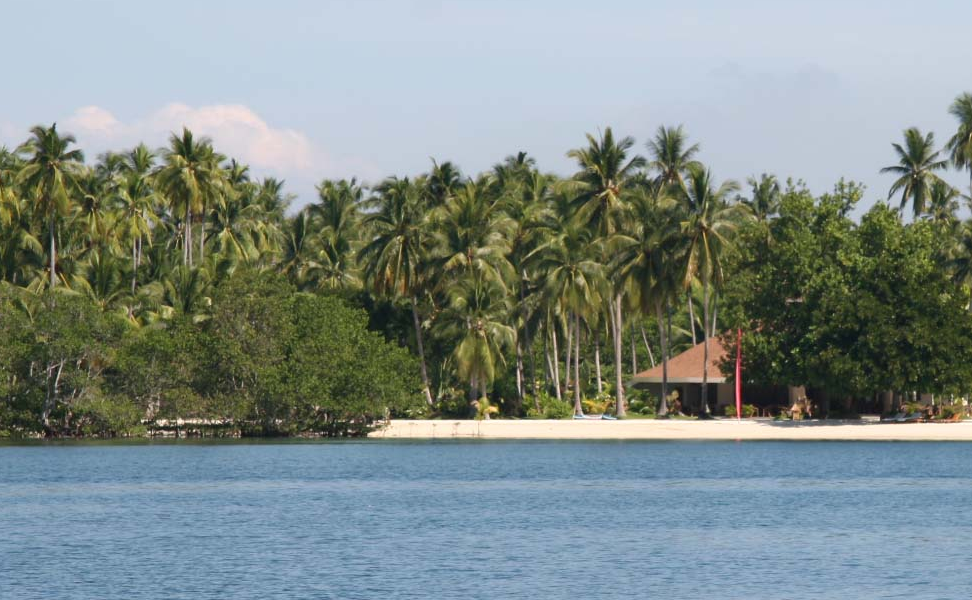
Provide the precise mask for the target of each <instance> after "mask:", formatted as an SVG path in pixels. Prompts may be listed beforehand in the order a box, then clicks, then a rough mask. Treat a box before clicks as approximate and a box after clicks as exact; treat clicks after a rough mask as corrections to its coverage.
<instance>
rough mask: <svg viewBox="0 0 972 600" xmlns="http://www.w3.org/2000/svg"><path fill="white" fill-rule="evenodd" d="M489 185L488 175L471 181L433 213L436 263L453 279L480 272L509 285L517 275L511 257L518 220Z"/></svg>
mask: <svg viewBox="0 0 972 600" xmlns="http://www.w3.org/2000/svg"><path fill="white" fill-rule="evenodd" d="M489 187H490V182H489V180H488V179H487V178H482V179H480V180H478V181H475V182H468V183H466V184H465V185H464V186H462V187H461V188H460V189H459V190H457V191H456V193H455V194H454V195H453V196H452V197H450V198H449V199H448V200H447V201H446V203H445V204H444V205H442V206H440V207H439V208H438V209H436V210H435V211H434V212H433V213H432V222H433V224H434V226H435V230H436V231H435V238H436V241H437V242H438V243H437V248H436V251H435V255H434V260H433V266H434V268H435V269H436V270H437V271H438V272H439V273H441V274H442V275H444V276H445V277H446V278H450V279H451V280H454V279H457V278H459V277H463V276H467V275H472V274H474V273H476V274H482V275H483V276H484V277H486V278H487V279H490V280H492V281H495V282H497V283H499V284H500V285H502V286H503V287H505V284H506V282H507V281H510V280H511V279H512V278H513V267H512V265H511V264H510V262H509V260H508V258H507V257H508V256H509V253H510V244H509V241H508V240H509V238H510V236H511V235H512V233H513V230H514V226H515V223H514V222H513V220H512V219H510V218H509V217H508V216H506V213H505V212H504V210H503V209H504V203H503V199H502V198H500V197H496V196H495V195H493V194H490V190H489ZM450 279H446V280H444V281H442V283H443V284H444V285H448V281H449V280H450Z"/></svg>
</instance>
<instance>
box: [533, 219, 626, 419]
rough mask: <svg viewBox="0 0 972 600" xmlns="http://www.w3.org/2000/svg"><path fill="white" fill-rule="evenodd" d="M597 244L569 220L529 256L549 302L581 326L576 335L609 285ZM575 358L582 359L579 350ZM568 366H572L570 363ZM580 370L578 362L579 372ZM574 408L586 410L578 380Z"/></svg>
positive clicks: (568, 320)
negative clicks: (582, 404) (579, 357)
mask: <svg viewBox="0 0 972 600" xmlns="http://www.w3.org/2000/svg"><path fill="white" fill-rule="evenodd" d="M595 244H596V239H595V237H594V234H593V232H592V231H591V230H590V229H589V228H587V227H584V226H582V225H581V224H579V223H576V222H572V221H569V222H566V223H565V224H564V226H563V229H562V230H561V231H560V232H558V233H557V234H556V235H554V236H553V237H551V238H550V239H549V240H547V241H546V242H544V243H543V244H541V245H540V246H539V247H537V248H536V249H535V250H534V251H533V252H531V253H530V254H529V255H528V256H527V260H528V261H529V262H530V263H531V264H532V265H533V269H534V270H535V271H536V272H537V273H539V274H540V275H541V277H542V278H543V283H542V286H543V294H544V295H545V297H546V298H547V299H548V300H547V302H549V303H550V304H551V305H552V307H553V309H554V311H555V314H557V315H558V316H559V317H560V318H561V319H562V320H563V321H564V323H565V325H566V326H567V328H569V327H572V326H573V327H575V328H577V331H575V335H580V331H579V327H578V321H579V319H580V318H587V317H588V316H589V315H590V314H591V313H594V312H596V311H597V310H598V308H599V307H600V306H601V305H602V303H603V298H604V295H605V292H606V288H607V282H606V278H605V271H604V266H603V264H602V262H601V261H600V259H599V255H600V251H599V249H598V248H596V247H595ZM572 319H573V320H574V323H573V324H571V320H572ZM555 358H556V357H555ZM574 359H575V361H577V360H579V359H578V356H577V354H576V353H575V356H574ZM567 368H568V369H570V365H569V364H568V365H567ZM577 370H578V369H577V366H576V363H575V376H576V372H577ZM574 412H575V413H577V414H581V413H582V412H583V408H582V406H581V394H580V382H579V381H574Z"/></svg>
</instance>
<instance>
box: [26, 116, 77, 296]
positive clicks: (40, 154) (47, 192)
mask: <svg viewBox="0 0 972 600" xmlns="http://www.w3.org/2000/svg"><path fill="white" fill-rule="evenodd" d="M30 134H31V136H32V137H31V139H29V140H28V141H27V143H25V144H24V145H23V146H22V147H21V148H20V152H21V153H23V154H27V155H29V156H28V159H27V163H26V164H25V165H24V166H23V168H22V169H21V170H20V174H19V175H18V177H17V179H18V181H19V182H20V183H21V184H22V185H23V186H24V188H25V189H26V190H28V192H29V193H30V194H32V195H33V196H34V198H35V202H36V208H35V210H36V213H37V214H38V215H39V216H40V218H42V219H43V220H44V221H46V223H47V235H48V240H49V242H50V245H49V248H50V249H49V258H50V263H49V264H50V269H51V271H50V276H51V277H50V286H51V289H54V287H55V286H56V285H57V242H56V233H57V223H58V220H59V218H61V217H64V216H67V215H68V214H70V212H71V204H72V202H71V193H72V192H73V191H74V190H75V189H76V188H77V186H78V179H79V177H80V169H81V163H82V162H84V153H82V152H81V150H77V149H74V150H69V149H68V148H69V146H70V145H71V144H74V143H75V142H76V141H77V140H76V139H75V138H74V136H73V135H70V134H68V135H64V136H61V135H60V134H58V132H57V123H54V124H52V125H51V126H50V127H43V126H40V125H37V126H35V127H33V128H32V129H31V130H30Z"/></svg>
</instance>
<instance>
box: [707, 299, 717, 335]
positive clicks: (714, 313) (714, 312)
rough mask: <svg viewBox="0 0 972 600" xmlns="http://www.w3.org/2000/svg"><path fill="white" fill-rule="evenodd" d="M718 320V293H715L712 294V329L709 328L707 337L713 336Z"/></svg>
mask: <svg viewBox="0 0 972 600" xmlns="http://www.w3.org/2000/svg"><path fill="white" fill-rule="evenodd" d="M718 320H719V295H718V294H715V295H713V296H712V329H710V330H709V337H715V335H716V331H717V329H718V328H717V327H716V323H717V321H718Z"/></svg>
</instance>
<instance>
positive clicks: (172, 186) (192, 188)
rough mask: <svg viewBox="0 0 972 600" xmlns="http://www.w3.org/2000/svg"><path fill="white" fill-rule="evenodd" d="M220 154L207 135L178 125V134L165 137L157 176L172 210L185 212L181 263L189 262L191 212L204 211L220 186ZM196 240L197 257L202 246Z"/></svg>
mask: <svg viewBox="0 0 972 600" xmlns="http://www.w3.org/2000/svg"><path fill="white" fill-rule="evenodd" d="M222 158H223V157H222V156H221V155H219V154H216V153H215V152H214V151H213V146H212V142H211V141H210V140H209V138H200V139H196V138H195V137H193V134H192V132H191V131H189V129H187V128H185V127H183V128H182V136H181V137H179V136H177V135H176V134H174V133H173V134H172V135H171V136H170V137H169V149H168V150H167V151H166V153H165V156H164V160H165V164H164V165H163V166H162V168H161V169H160V170H159V172H158V175H157V179H158V184H159V188H160V190H161V191H162V192H163V193H164V194H165V195H166V196H167V197H168V198H169V201H170V202H171V203H172V208H173V211H175V212H176V214H182V215H185V220H184V221H183V262H184V263H185V264H186V265H192V220H193V215H200V214H204V213H205V211H206V206H207V205H208V204H209V203H211V202H213V201H215V200H216V198H217V195H218V194H219V192H220V190H221V188H222V179H223V176H222V169H220V167H219V163H220V162H221V161H222ZM203 243H204V240H203V239H202V238H201V239H200V259H202V245H203Z"/></svg>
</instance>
